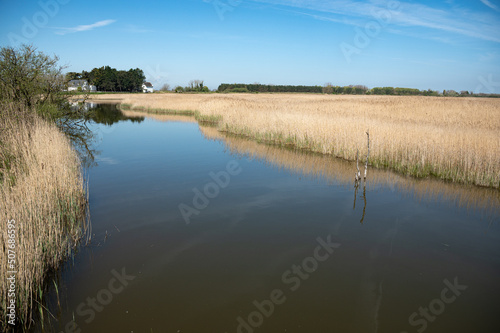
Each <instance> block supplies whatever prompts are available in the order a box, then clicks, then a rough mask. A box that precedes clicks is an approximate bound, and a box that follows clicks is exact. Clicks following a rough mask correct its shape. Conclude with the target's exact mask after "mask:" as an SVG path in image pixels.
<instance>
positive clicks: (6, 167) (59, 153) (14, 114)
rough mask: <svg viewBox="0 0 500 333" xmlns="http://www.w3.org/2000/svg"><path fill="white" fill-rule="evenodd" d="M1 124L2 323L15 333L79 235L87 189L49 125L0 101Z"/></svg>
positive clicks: (37, 309) (39, 308) (65, 143)
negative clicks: (51, 273)
mask: <svg viewBox="0 0 500 333" xmlns="http://www.w3.org/2000/svg"><path fill="white" fill-rule="evenodd" d="M0 128H1V129H2V131H1V132H0V144H1V150H0V215H1V218H2V224H1V243H2V244H3V246H0V261H1V262H2V265H0V276H2V277H3V279H2V281H1V282H0V300H1V308H0V312H1V316H2V320H1V326H2V328H3V329H4V330H8V329H13V330H14V331H22V330H24V329H25V328H26V327H29V326H30V325H32V318H33V315H34V314H36V315H35V316H38V314H41V313H43V312H44V311H45V309H44V307H43V302H42V299H43V292H44V286H46V285H47V284H50V285H52V284H53V281H47V276H48V275H49V274H50V272H52V271H53V270H55V269H57V268H58V267H59V265H60V264H61V262H62V261H63V260H64V259H66V258H67V256H68V255H69V254H70V253H71V251H72V250H73V249H74V247H75V245H76V244H77V243H78V241H79V240H80V239H81V238H82V236H84V234H85V232H86V225H85V222H86V212H87V194H86V193H85V184H84V180H83V177H82V172H81V168H80V160H79V158H78V156H77V153H76V152H75V150H74V149H73V147H72V145H71V143H70V141H69V139H68V138H67V137H66V136H65V135H64V134H63V133H61V132H60V131H59V130H58V128H57V127H56V126H55V125H54V124H52V123H49V122H47V121H45V120H43V119H41V118H40V117H38V116H37V115H35V112H34V111H32V110H28V109H26V108H25V107H21V106H16V105H14V104H5V103H4V104H2V105H0ZM7 277H11V279H10V280H7V279H6V278H7ZM54 284H55V283H54ZM12 304H13V305H14V306H12ZM11 309H14V310H12V311H11ZM10 313H12V315H11V316H8V314H10ZM11 319H14V321H12V322H11ZM12 323H15V326H13V325H12ZM42 326H43V324H42Z"/></svg>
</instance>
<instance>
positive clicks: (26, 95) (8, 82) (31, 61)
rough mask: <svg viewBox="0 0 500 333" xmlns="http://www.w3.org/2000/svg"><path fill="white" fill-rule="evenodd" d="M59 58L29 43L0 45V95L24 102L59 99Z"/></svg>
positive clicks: (61, 82) (37, 103)
mask: <svg viewBox="0 0 500 333" xmlns="http://www.w3.org/2000/svg"><path fill="white" fill-rule="evenodd" d="M58 60H59V58H58V57H57V56H54V57H50V56H48V55H46V54H44V53H42V52H39V51H37V49H36V48H35V47H34V46H32V45H22V46H21V47H20V48H17V49H16V48H13V47H2V48H1V49H0V99H2V100H7V101H13V102H16V103H21V104H24V105H26V106H27V107H28V108H31V107H41V106H42V105H44V104H48V103H53V104H59V103H62V101H63V100H65V99H64V98H63V96H61V94H60V92H61V91H63V90H64V89H65V87H64V77H63V75H62V70H63V69H64V68H63V67H62V66H58V65H57V62H58Z"/></svg>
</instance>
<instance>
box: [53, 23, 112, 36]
mask: <svg viewBox="0 0 500 333" xmlns="http://www.w3.org/2000/svg"><path fill="white" fill-rule="evenodd" d="M115 22H116V20H103V21H99V22H96V23H93V24H87V25H79V26H76V27H72V28H56V29H57V30H58V31H56V32H55V33H56V34H58V35H66V34H71V33H75V32H81V31H89V30H93V29H95V28H100V27H104V26H107V25H110V24H112V23H115Z"/></svg>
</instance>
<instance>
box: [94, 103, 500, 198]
mask: <svg viewBox="0 0 500 333" xmlns="http://www.w3.org/2000/svg"><path fill="white" fill-rule="evenodd" d="M106 98H107V96H106V95H98V96H95V98H94V97H93V98H92V99H93V100H95V101H96V102H98V101H99V100H100V99H103V100H105V99H106ZM108 98H109V96H108ZM112 98H113V99H115V100H116V101H118V100H119V101H120V103H122V105H123V106H124V107H125V108H127V109H143V110H146V111H147V110H149V111H154V112H156V113H161V112H165V113H168V112H174V111H173V110H176V111H175V112H179V111H189V112H192V113H193V114H194V113H195V112H198V113H199V115H200V116H201V117H204V118H205V119H212V120H214V121H215V120H216V121H217V126H218V129H219V130H220V131H224V132H229V133H233V134H237V135H242V136H245V137H249V138H253V139H256V140H257V141H260V142H266V143H272V144H278V145H284V146H290V147H295V148H298V149H306V150H310V151H313V152H318V153H322V154H330V155H333V156H336V157H339V158H342V159H346V160H355V158H356V152H357V150H359V151H360V157H361V160H362V161H363V159H364V158H365V156H366V149H367V136H366V134H365V132H366V131H367V130H369V133H370V148H371V150H370V159H369V162H370V165H372V166H375V167H380V168H389V169H392V170H395V171H398V172H400V173H402V174H405V175H411V176H415V177H427V176H434V177H437V178H439V179H443V180H448V181H455V182H460V183H466V184H474V185H480V186H488V187H494V188H498V187H499V185H500V135H499V133H500V100H499V99H493V98H453V97H423V96H351V95H317V94H315V95H312V94H310V95H308V94H131V95H125V94H123V95H115V94H114V95H112Z"/></svg>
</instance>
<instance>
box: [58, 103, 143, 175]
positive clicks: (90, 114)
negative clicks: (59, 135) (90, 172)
mask: <svg viewBox="0 0 500 333" xmlns="http://www.w3.org/2000/svg"><path fill="white" fill-rule="evenodd" d="M72 109H73V111H76V112H74V113H73V114H77V115H78V116H76V117H66V118H62V119H60V120H59V121H58V125H59V128H60V129H61V130H62V131H63V132H64V133H65V134H66V135H67V136H68V137H69V139H70V140H71V143H72V144H73V147H75V150H76V151H77V153H78V155H79V157H80V160H81V162H82V166H83V167H84V168H89V167H92V166H96V165H97V163H96V162H95V156H96V155H99V153H100V152H99V151H98V150H96V146H97V145H98V144H99V143H100V142H99V139H100V138H99V135H100V133H99V132H94V131H92V130H91V129H90V128H89V127H88V125H89V124H92V123H95V124H102V125H106V126H112V125H113V124H116V123H118V122H121V121H131V122H135V123H141V122H143V121H144V119H145V118H144V117H137V116H136V117H128V116H125V115H124V114H123V113H122V112H121V111H120V110H119V109H118V108H117V105H116V104H93V105H91V107H89V104H87V105H74V106H73V107H72Z"/></svg>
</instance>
